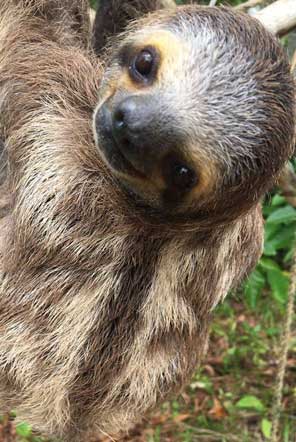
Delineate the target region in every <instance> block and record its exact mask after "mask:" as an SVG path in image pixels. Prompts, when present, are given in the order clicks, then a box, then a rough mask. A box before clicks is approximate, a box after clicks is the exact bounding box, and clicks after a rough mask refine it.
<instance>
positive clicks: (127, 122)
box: [113, 96, 151, 142]
mask: <svg viewBox="0 0 296 442" xmlns="http://www.w3.org/2000/svg"><path fill="white" fill-rule="evenodd" d="M148 101H149V100H148ZM149 120H151V108H150V110H149V104H148V103H147V98H146V97H145V98H143V97H140V96H133V97H128V98H125V99H124V100H123V101H121V102H120V103H119V104H118V105H117V106H116V108H115V110H114V113H113V132H114V136H115V138H116V139H117V141H119V142H120V141H121V140H122V139H124V140H128V141H131V142H133V141H137V140H138V138H139V137H140V136H141V133H142V131H143V130H146V129H147V126H148V125H149Z"/></svg>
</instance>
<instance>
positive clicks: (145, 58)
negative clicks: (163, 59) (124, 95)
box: [129, 47, 158, 83]
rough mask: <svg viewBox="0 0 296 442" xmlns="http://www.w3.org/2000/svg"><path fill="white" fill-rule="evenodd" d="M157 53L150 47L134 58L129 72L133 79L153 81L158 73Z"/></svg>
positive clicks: (143, 81) (146, 81)
mask: <svg viewBox="0 0 296 442" xmlns="http://www.w3.org/2000/svg"><path fill="white" fill-rule="evenodd" d="M157 62H158V60H157V54H156V51H155V49H154V48H152V47H149V48H145V49H143V50H142V51H141V52H139V53H138V54H137V55H136V56H135V57H134V58H133V60H132V62H131V64H130V67H129V72H130V75H131V77H132V79H133V80H135V81H137V82H142V83H149V82H151V81H152V80H153V79H154V77H155V74H156V69H157Z"/></svg>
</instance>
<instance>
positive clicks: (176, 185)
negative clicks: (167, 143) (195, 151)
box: [163, 155, 198, 193]
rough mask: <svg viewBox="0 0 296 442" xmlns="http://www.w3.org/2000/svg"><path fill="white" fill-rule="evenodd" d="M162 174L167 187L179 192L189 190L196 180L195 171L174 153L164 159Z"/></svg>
mask: <svg viewBox="0 0 296 442" xmlns="http://www.w3.org/2000/svg"><path fill="white" fill-rule="evenodd" d="M163 174H164V178H165V181H166V183H167V185H168V188H170V189H175V190H176V191H177V192H181V193H183V192H186V191H189V190H190V189H192V188H193V187H194V186H195V185H196V184H197V182H198V177H197V175H196V173H195V171H194V170H193V169H191V168H190V167H189V166H187V165H186V164H185V162H183V161H182V160H180V159H179V158H176V157H175V156H174V155H169V156H168V157H166V158H165V159H164V163H163Z"/></svg>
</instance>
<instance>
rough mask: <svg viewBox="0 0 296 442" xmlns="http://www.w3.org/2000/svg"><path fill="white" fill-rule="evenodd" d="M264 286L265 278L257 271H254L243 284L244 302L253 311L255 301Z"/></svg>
mask: <svg viewBox="0 0 296 442" xmlns="http://www.w3.org/2000/svg"><path fill="white" fill-rule="evenodd" d="M264 286H265V277H264V275H262V273H261V272H260V271H259V269H256V270H254V272H252V273H251V275H250V276H249V279H248V280H247V282H246V284H245V295H246V300H247V303H248V305H249V306H250V308H252V309H254V308H256V305H257V300H258V298H259V296H260V294H261V291H262V289H263V287H264Z"/></svg>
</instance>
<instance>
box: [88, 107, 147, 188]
mask: <svg viewBox="0 0 296 442" xmlns="http://www.w3.org/2000/svg"><path fill="white" fill-rule="evenodd" d="M95 131H96V134H97V137H98V143H97V144H98V149H99V150H100V151H101V153H102V154H103V158H104V160H105V162H106V163H107V164H108V165H109V166H110V167H111V168H112V169H113V170H115V171H116V172H120V173H123V174H128V175H130V176H133V177H135V178H141V179H145V178H147V177H146V175H145V173H144V172H143V171H142V170H140V169H139V167H137V166H136V165H135V164H133V162H132V161H131V160H130V159H128V158H127V157H126V155H124V153H123V152H122V149H121V146H120V145H119V144H118V143H117V142H116V140H115V138H114V136H113V130H112V116H111V112H110V110H109V109H108V107H107V106H105V105H102V106H101V107H100V108H99V109H98V111H97V113H96V115H95ZM123 143H128V144H129V148H130V149H132V148H133V146H132V145H131V144H130V142H129V141H128V140H123Z"/></svg>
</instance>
